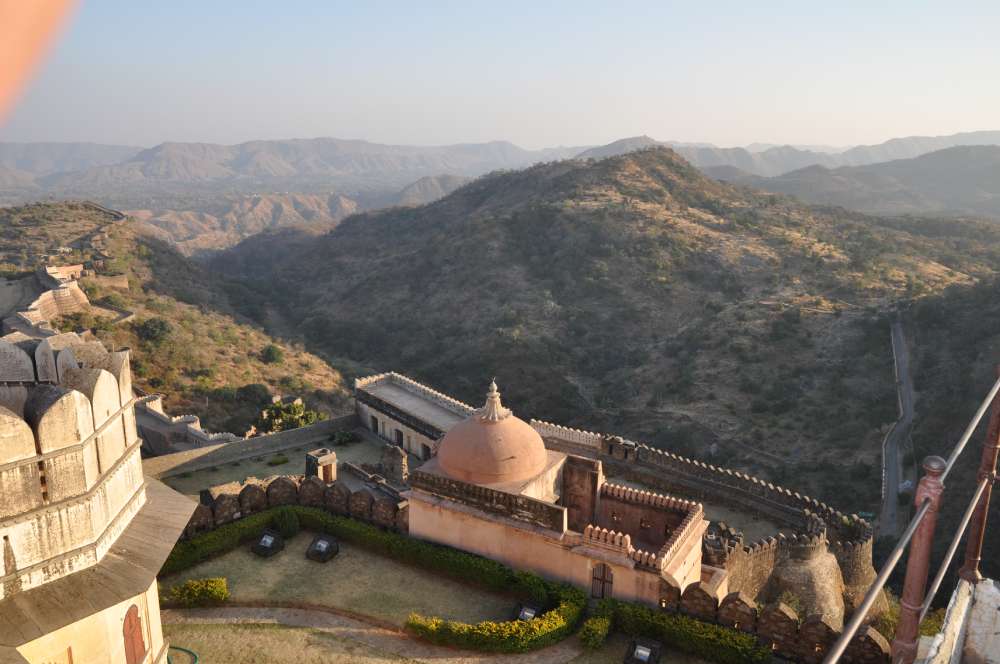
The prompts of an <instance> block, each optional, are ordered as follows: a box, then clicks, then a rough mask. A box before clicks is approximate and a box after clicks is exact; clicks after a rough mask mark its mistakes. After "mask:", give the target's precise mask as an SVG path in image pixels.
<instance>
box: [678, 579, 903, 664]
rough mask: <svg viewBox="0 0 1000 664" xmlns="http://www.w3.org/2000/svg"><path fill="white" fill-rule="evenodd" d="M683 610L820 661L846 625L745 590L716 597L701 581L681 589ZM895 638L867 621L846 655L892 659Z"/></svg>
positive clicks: (869, 660)
mask: <svg viewBox="0 0 1000 664" xmlns="http://www.w3.org/2000/svg"><path fill="white" fill-rule="evenodd" d="M677 610H678V611H679V612H681V613H684V614H687V615H689V616H692V617H694V618H697V619H698V620H702V621H704V622H711V623H716V624H719V625H724V626H726V627H730V628H732V629H738V630H740V631H742V632H747V633H750V634H756V635H757V638H758V639H759V640H760V641H761V642H762V643H763V644H765V645H767V646H769V647H770V648H771V649H772V650H773V651H774V652H775V653H776V654H777V655H778V656H780V657H781V658H783V659H786V660H791V661H795V662H804V663H805V664H820V662H822V661H823V658H824V657H825V656H826V653H827V651H828V650H829V649H830V647H831V646H832V645H833V644H834V643H835V642H836V641H837V639H838V638H839V637H840V633H841V630H840V628H838V627H836V626H834V625H832V624H830V622H829V621H827V620H826V619H824V618H823V617H822V616H819V615H810V616H807V617H806V618H805V619H804V620H803V619H801V618H800V616H799V615H798V614H797V613H796V612H795V610H794V609H792V608H791V607H790V606H787V605H786V604H782V603H774V604H768V605H764V606H761V605H759V604H758V603H757V602H755V601H754V600H753V598H751V597H750V596H749V595H747V594H746V593H743V592H732V593H729V594H728V595H726V596H725V597H723V598H722V600H721V601H720V600H718V599H716V598H715V597H714V596H713V595H712V594H711V593H708V592H705V591H704V590H703V589H702V588H701V584H698V583H695V584H692V585H691V586H689V587H688V588H687V589H685V591H684V593H683V594H682V595H681V599H680V604H679V606H678V607H677ZM889 657H890V649H889V643H888V641H886V640H885V638H884V637H883V636H882V635H881V634H879V633H878V632H876V631H875V629H874V628H872V627H862V629H860V630H859V631H858V633H857V634H856V635H855V637H854V639H853V640H852V641H851V643H850V644H849V645H848V648H847V651H846V652H845V654H844V656H843V658H842V661H845V662H854V663H857V664H882V663H885V662H889Z"/></svg>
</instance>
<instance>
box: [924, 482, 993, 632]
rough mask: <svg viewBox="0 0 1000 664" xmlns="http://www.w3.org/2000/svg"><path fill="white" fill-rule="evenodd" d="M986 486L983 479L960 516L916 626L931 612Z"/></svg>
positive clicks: (925, 598)
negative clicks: (956, 528)
mask: <svg viewBox="0 0 1000 664" xmlns="http://www.w3.org/2000/svg"><path fill="white" fill-rule="evenodd" d="M987 484H989V482H988V481H987V480H985V479H984V480H982V481H980V482H979V486H978V487H977V488H976V495H974V496H973V497H972V502H970V503H969V507H968V508H966V510H965V514H964V515H963V516H962V521H961V523H960V524H959V526H958V530H956V531H955V536H954V537H953V538H952V540H951V544H950V545H949V546H948V553H946V554H945V556H944V560H943V561H942V562H941V567H940V568H939V569H938V573H937V575H936V576H935V577H934V583H932V584H931V588H930V590H928V591H927V596H926V597H924V605H923V607H921V609H920V619H919V620H917V624H920V623H922V622H923V621H924V618H925V617H926V616H927V612H928V611H930V610H931V602H932V601H933V600H934V596H935V595H937V591H938V588H940V587H941V582H942V581H944V577H945V575H946V574H947V573H948V565H950V564H951V559H952V558H954V557H955V551H956V550H957V549H958V544H959V542H961V541H962V536H963V535H964V534H965V529H966V528H968V526H969V521H970V520H971V519H972V514H973V513H974V512H975V511H976V507H977V506H978V504H979V499H980V498H981V497H982V495H983V491H985V490H986V485H987Z"/></svg>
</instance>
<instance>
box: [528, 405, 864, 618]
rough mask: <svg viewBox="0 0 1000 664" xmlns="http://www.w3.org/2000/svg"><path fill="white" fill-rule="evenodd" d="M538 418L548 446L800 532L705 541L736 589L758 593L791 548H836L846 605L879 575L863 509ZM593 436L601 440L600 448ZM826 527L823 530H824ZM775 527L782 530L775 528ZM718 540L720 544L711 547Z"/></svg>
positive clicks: (798, 551)
mask: <svg viewBox="0 0 1000 664" xmlns="http://www.w3.org/2000/svg"><path fill="white" fill-rule="evenodd" d="M536 422H538V421H533V425H534V426H536V430H538V431H539V433H540V434H541V435H542V437H543V439H544V440H545V444H546V446H547V447H551V448H553V449H558V450H560V451H564V452H568V453H573V454H584V455H587V456H591V457H594V458H597V459H599V460H600V461H601V462H602V463H603V465H604V467H605V470H606V472H608V474H609V475H611V476H614V477H621V478H623V479H626V480H630V481H634V482H637V483H639V484H643V485H646V486H651V487H655V488H656V489H660V490H663V491H665V492H669V493H676V494H680V495H685V496H691V497H694V498H697V499H700V500H704V501H705V502H709V503H713V504H722V505H726V506H728V507H731V508H733V509H736V510H738V511H740V512H745V513H746V512H748V513H751V514H754V515H757V516H760V517H764V518H767V519H770V520H773V521H776V522H777V523H779V524H780V525H781V526H783V527H784V528H787V529H790V530H792V531H794V533H793V534H792V535H788V536H784V537H780V538H778V537H776V538H769V539H767V540H764V541H761V542H758V543H756V544H752V545H749V546H745V545H744V543H743V540H742V536H740V538H739V540H738V542H736V541H734V540H733V539H732V538H726V540H725V542H724V543H720V542H719V541H715V542H713V541H712V539H711V534H707V535H706V537H705V540H704V542H703V550H704V553H705V556H706V560H713V559H714V560H715V562H709V563H708V564H713V565H718V566H719V567H723V568H725V569H726V570H727V571H728V572H729V574H730V575H731V580H730V586H729V587H730V589H733V590H742V591H744V592H746V593H748V594H750V595H751V596H753V597H756V596H758V595H759V594H760V593H761V592H763V591H764V590H765V589H766V587H767V584H768V580H769V579H770V578H771V576H772V574H773V573H774V569H775V566H776V565H777V564H779V563H780V561H781V560H787V559H789V558H791V556H792V555H796V556H807V555H809V554H810V552H811V554H812V555H820V554H821V553H824V552H826V551H830V552H831V553H833V555H834V556H835V558H836V561H837V565H838V566H839V567H840V569H841V571H842V572H841V573H842V576H843V579H844V598H843V599H844V604H845V606H846V607H847V609H848V610H850V609H852V608H853V607H854V606H856V604H857V602H858V601H860V599H861V597H863V595H864V592H865V589H866V588H867V587H868V586H869V585H870V583H871V581H872V580H873V579H874V576H875V570H874V567H873V565H872V558H871V554H872V539H873V531H872V527H871V524H869V523H868V522H866V521H865V520H863V519H861V518H860V517H858V516H857V515H853V514H851V515H847V514H844V513H842V512H840V511H838V510H836V509H834V508H832V507H830V506H829V505H826V504H825V503H823V502H820V501H818V500H816V499H814V498H811V497H809V496H806V495H802V494H800V493H797V492H794V491H791V490H789V489H786V488H784V487H781V486H777V485H775V484H773V483H771V482H766V481H764V480H761V479H759V478H756V477H753V476H751V475H747V474H745V473H741V472H739V471H734V470H731V469H727V468H720V467H717V466H715V465H712V464H709V463H704V462H701V461H697V460H694V459H689V458H686V457H682V456H679V455H676V454H673V453H671V452H667V451H664V450H661V449H657V448H654V447H651V446H649V445H646V444H643V443H637V442H634V441H627V440H624V439H622V438H620V437H617V436H611V435H598V434H593V433H590V432H580V431H578V430H575V429H568V428H566V427H559V426H558V425H550V424H548V423H541V422H538V423H537V424H536ZM594 436H599V438H600V444H599V446H597V449H595V447H594V445H593V441H594ZM820 533H822V536H820ZM776 534H777V533H776ZM713 547H714V548H713Z"/></svg>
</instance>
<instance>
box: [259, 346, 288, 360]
mask: <svg viewBox="0 0 1000 664" xmlns="http://www.w3.org/2000/svg"><path fill="white" fill-rule="evenodd" d="M260 359H261V360H262V361H263V362H264V363H265V364H281V363H282V362H284V361H285V351H283V350H281V348H280V347H279V346H276V345H275V344H268V345H266V346H264V350H262V351H261V352H260Z"/></svg>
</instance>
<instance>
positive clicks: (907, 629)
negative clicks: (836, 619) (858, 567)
mask: <svg viewBox="0 0 1000 664" xmlns="http://www.w3.org/2000/svg"><path fill="white" fill-rule="evenodd" d="M998 375H1000V371H998ZM998 393H1000V379H998V380H997V381H996V382H995V383H994V384H993V387H992V389H990V391H989V393H988V394H987V395H986V398H985V399H984V400H983V402H982V404H981V405H980V406H979V409H978V410H977V411H976V414H975V415H974V416H973V417H972V421H970V422H969V425H968V426H967V427H966V428H965V432H964V433H963V434H962V437H961V438H960V439H959V441H958V443H956V444H955V447H954V448H953V449H952V451H951V454H950V455H949V456H948V459H947V461H946V460H945V459H942V458H941V457H938V456H930V457H927V459H925V460H924V464H923V467H924V471H925V475H924V476H923V477H922V478H921V480H920V483H919V484H918V485H917V490H916V495H915V496H914V506H915V507H916V508H917V511H916V513H915V514H914V515H913V518H912V519H911V520H910V523H909V525H907V527H906V530H905V531H904V532H903V535H902V537H900V539H899V541H898V542H897V543H896V546H895V547H894V548H893V549H892V552H891V553H890V554H889V557H888V559H887V560H886V562H885V564H884V565H883V566H882V569H881V570H880V571H879V573H878V576H877V577H876V578H875V581H874V582H873V583H872V585H871V587H870V588H869V589H868V593H867V594H866V595H865V598H864V600H863V601H862V602H861V605H860V606H858V608H857V609H856V610H855V611H854V615H853V616H852V618H851V621H850V622H849V623H848V624H847V626H846V627H845V628H844V631H843V632H842V633H841V636H840V638H839V639H838V640H837V642H836V643H835V644H834V645H833V646H832V647H831V648H830V650H829V651H828V652H827V655H826V658H825V659H824V660H823V664H833V663H834V662H837V661H838V660H839V659H840V658H841V656H843V654H844V651H845V650H847V647H848V645H849V644H850V642H851V640H852V639H853V638H854V636H855V634H857V632H858V630H859V629H860V628H861V626H862V624H863V623H864V622H865V619H866V618H867V617H868V613H869V611H871V608H872V606H873V605H874V604H875V602H876V601H878V599H879V597H880V596H881V594H882V590H883V588H884V587H885V584H886V582H887V581H888V580H889V576H890V575H891V574H892V572H893V570H895V568H896V565H897V564H898V563H899V561H900V559H901V558H902V557H903V552H904V551H905V550H906V547H907V545H909V544H910V542H911V540H912V546H911V547H910V555H909V557H908V559H907V564H906V578H905V580H904V582H903V594H902V596H901V597H900V611H899V623H898V625H897V627H896V636H895V638H894V639H893V641H892V662H893V664H911V663H912V662H913V660H914V659H915V658H916V655H917V641H918V639H919V628H920V622H921V621H922V620H923V619H924V617H925V616H926V615H927V612H928V611H929V610H930V607H931V602H932V601H933V600H934V596H935V595H936V594H937V591H938V589H939V588H940V587H941V583H942V582H943V581H944V578H945V576H946V575H947V572H948V567H949V565H950V564H951V561H952V559H953V558H954V556H955V552H956V551H957V550H958V545H959V543H960V542H961V540H962V537H963V536H964V535H965V532H966V529H967V528H969V524H970V523H972V528H971V530H970V536H969V540H968V542H967V543H966V552H965V563H964V565H963V566H962V568H961V570H959V575H960V576H961V578H962V579H964V580H966V581H969V582H971V583H976V582H978V581H979V580H981V579H982V576H981V574H980V573H979V561H980V558H981V556H982V549H983V539H984V537H985V531H986V517H987V514H988V512H989V504H990V491H991V488H992V485H993V482H994V481H995V479H996V467H997V455H998V451H1000V399H997V394H998ZM991 406H992V409H991ZM987 410H991V412H990V422H989V426H988V428H987V432H986V439H985V440H984V442H983V453H982V458H981V460H980V466H979V473H978V476H977V478H978V483H977V485H976V490H975V493H974V494H973V496H972V500H971V501H970V503H969V505H968V507H967V508H966V510H965V513H964V514H963V515H962V520H961V522H960V523H959V525H958V529H957V530H956V531H955V535H954V537H953V538H952V540H951V543H950V544H949V546H948V550H947V553H946V554H945V557H944V560H943V561H942V563H941V567H940V569H939V570H938V572H937V574H936V575H935V577H934V581H933V582H932V583H931V587H930V590H929V591H926V588H927V577H928V575H929V568H930V557H931V545H932V544H933V540H934V528H935V526H936V525H937V515H938V511H939V510H940V506H941V493H942V492H943V491H944V480H945V478H946V477H947V476H948V474H949V473H950V472H951V470H952V468H953V467H954V465H955V461H956V460H957V459H958V457H959V456H960V455H961V454H962V452H963V450H964V449H965V447H966V445H967V444H968V443H969V439H970V438H971V437H972V434H973V433H974V432H975V430H976V428H977V427H978V426H979V423H980V422H981V421H982V419H983V415H985V414H986V411H987Z"/></svg>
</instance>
